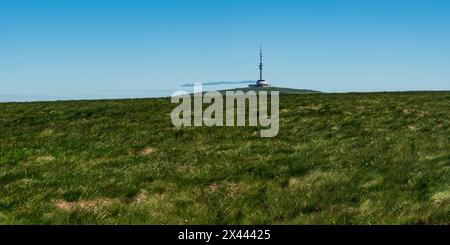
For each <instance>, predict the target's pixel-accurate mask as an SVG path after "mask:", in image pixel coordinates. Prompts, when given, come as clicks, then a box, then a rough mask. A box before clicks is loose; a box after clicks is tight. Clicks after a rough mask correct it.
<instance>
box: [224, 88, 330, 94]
mask: <svg viewBox="0 0 450 245" xmlns="http://www.w3.org/2000/svg"><path fill="white" fill-rule="evenodd" d="M235 90H241V91H243V92H247V91H249V90H253V91H256V92H258V91H279V92H280V93H281V94H317V93H322V92H320V91H315V90H309V89H295V88H281V87H265V88H259V87H245V88H235V89H226V90H221V92H226V91H235Z"/></svg>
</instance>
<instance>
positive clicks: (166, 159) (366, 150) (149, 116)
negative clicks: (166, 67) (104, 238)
mask: <svg viewBox="0 0 450 245" xmlns="http://www.w3.org/2000/svg"><path fill="white" fill-rule="evenodd" d="M280 102H281V104H280V112H281V114H280V131H279V135H278V136H277V137H275V138H270V139H268V138H260V137H259V131H260V129H258V128H255V127H212V128H208V127H198V128H175V127H173V126H172V125H171V121H170V113H171V111H172V109H173V108H174V107H175V106H176V105H174V104H171V103H170V100H169V99H167V98H164V99H135V100H100V101H64V102H62V101H61V102H35V103H2V104H0V122H1V123H0V139H1V140H0V186H1V188H0V223H2V224H118V223H120V224H185V223H187V224H448V223H450V148H449V145H450V137H449V134H450V114H449V113H448V109H449V103H450V93H448V92H445V93H444V92H442V93H440V92H436V93H427V92H420V93H367V94H322V93H315V94H302V95H298V94H282V96H281V97H280Z"/></svg>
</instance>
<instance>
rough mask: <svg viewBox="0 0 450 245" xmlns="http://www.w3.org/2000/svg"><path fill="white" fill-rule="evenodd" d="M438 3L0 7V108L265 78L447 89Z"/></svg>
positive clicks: (449, 20) (245, 1) (197, 1)
mask: <svg viewBox="0 0 450 245" xmlns="http://www.w3.org/2000/svg"><path fill="white" fill-rule="evenodd" d="M448 13H450V2H449V1H444V0H441V1H439V0H428V1H424V0H409V1H407V0H364V1H363V0H296V1H288V0H285V1H283V0H278V1H275V0H273V1H269V0H209V1H207V0H164V1H163V0H151V1H150V0H148V1H144V0H90V1H88V0H28V1H26V0H0V96H3V98H0V100H3V101H5V100H14V98H23V99H27V98H28V99H32V98H34V97H36V96H47V97H48V98H84V97H89V98H97V97H98V98H103V97H145V96H153V95H159V94H166V93H167V94H170V92H173V91H174V90H176V89H178V88H179V87H180V85H182V84H185V83H190V82H193V81H207V82H214V81H242V80H252V79H257V78H258V48H259V44H260V42H262V43H263V46H264V51H265V78H266V79H267V80H269V81H270V82H272V83H273V84H274V85H276V86H282V87H293V88H306V89H316V90H321V91H326V92H348V91H393V90H394V91H395V90H450V15H449V14H448Z"/></svg>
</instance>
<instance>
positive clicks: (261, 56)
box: [259, 44, 264, 81]
mask: <svg viewBox="0 0 450 245" xmlns="http://www.w3.org/2000/svg"><path fill="white" fill-rule="evenodd" d="M263 67H264V65H263V49H262V44H260V45H259V80H261V81H263Z"/></svg>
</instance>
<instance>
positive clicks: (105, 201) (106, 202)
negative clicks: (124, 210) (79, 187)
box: [54, 198, 120, 211]
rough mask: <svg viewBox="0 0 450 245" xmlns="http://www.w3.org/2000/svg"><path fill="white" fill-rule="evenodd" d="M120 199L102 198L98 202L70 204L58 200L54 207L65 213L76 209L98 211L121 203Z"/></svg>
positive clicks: (75, 202)
mask: <svg viewBox="0 0 450 245" xmlns="http://www.w3.org/2000/svg"><path fill="white" fill-rule="evenodd" d="M119 202H120V201H119V199H117V198H102V199H96V200H82V201H74V202H68V201H64V200H56V201H54V205H55V206H56V207H58V208H60V209H62V210H65V211H73V210H75V209H84V210H88V211H96V210H98V209H100V208H102V207H105V206H110V205H112V204H115V203H119Z"/></svg>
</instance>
